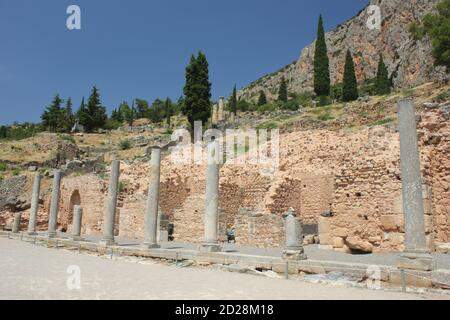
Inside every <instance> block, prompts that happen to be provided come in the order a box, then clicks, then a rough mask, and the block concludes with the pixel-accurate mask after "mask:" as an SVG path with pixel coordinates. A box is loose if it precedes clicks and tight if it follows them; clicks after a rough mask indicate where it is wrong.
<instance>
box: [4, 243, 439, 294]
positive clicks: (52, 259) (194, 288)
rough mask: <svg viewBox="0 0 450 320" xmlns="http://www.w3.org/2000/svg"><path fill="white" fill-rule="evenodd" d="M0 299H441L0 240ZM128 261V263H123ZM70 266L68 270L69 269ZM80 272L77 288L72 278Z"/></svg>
mask: <svg viewBox="0 0 450 320" xmlns="http://www.w3.org/2000/svg"><path fill="white" fill-rule="evenodd" d="M0 257H1V261H2V263H1V264H0V299H170V300H172V299H199V300H205V299H238V300H245V299H268V300H276V299H283V300H287V299H322V300H323V299H435V298H436V299H444V298H448V297H446V296H434V295H428V294H427V295H417V294H404V293H395V292H384V291H370V290H363V289H357V288H345V287H337V286H331V285H322V284H311V283H305V282H301V281H296V280H289V281H287V280H283V279H272V278H266V277H256V276H251V275H246V274H237V273H230V272H224V271H220V270H214V269H211V268H208V269H207V268H178V267H175V266H166V265H162V264H156V263H154V262H152V261H145V262H141V263H137V260H136V259H131V258H124V259H122V260H118V261H116V260H108V259H106V258H101V257H96V256H92V255H79V254H77V253H74V252H69V251H65V250H56V249H48V248H44V247H39V246H34V245H32V244H28V243H25V242H20V241H15V240H8V239H4V238H0ZM125 260H128V261H125ZM71 266H72V269H70V267H71ZM68 268H69V271H70V270H72V272H74V271H75V272H76V271H77V270H80V280H81V281H80V286H81V288H80V289H79V290H78V289H73V290H70V289H69V288H68V286H67V281H68V280H69V284H72V285H76V281H75V282H74V281H73V280H74V277H73V273H72V274H68Z"/></svg>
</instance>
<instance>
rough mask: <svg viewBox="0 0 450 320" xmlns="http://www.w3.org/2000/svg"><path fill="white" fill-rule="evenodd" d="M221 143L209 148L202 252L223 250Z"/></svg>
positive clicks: (215, 142)
mask: <svg viewBox="0 0 450 320" xmlns="http://www.w3.org/2000/svg"><path fill="white" fill-rule="evenodd" d="M218 145H219V143H218V142H217V141H213V142H211V143H210V144H209V145H208V147H207V154H208V156H207V172H206V199H205V216H204V219H205V221H204V224H205V242H204V243H203V245H202V248H201V250H202V251H207V252H217V251H220V250H221V247H220V245H219V238H218V229H219V170H220V167H219V157H218V156H217V154H216V152H219V148H218Z"/></svg>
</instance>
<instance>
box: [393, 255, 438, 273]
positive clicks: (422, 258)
mask: <svg viewBox="0 0 450 320" xmlns="http://www.w3.org/2000/svg"><path fill="white" fill-rule="evenodd" d="M432 264H433V258H432V256H431V255H430V254H419V253H403V254H402V255H401V256H400V258H399V259H398V263H397V267H398V268H399V269H407V270H420V271H431V270H432Z"/></svg>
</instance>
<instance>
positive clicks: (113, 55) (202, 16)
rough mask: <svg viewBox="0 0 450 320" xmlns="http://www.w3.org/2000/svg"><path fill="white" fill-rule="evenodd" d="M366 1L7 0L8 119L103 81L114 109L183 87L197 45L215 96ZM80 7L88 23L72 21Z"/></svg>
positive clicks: (1, 101) (3, 48)
mask: <svg viewBox="0 0 450 320" xmlns="http://www.w3.org/2000/svg"><path fill="white" fill-rule="evenodd" d="M367 2H368V1H367V0H339V1H336V0H315V1H310V0H226V1H218V0H128V1H125V0H95V1H93V0H71V1H66V0H39V1H36V0H0V111H1V112H0V124H7V123H12V122H13V121H19V122H23V121H32V122H35V121H40V115H41V113H42V111H43V110H44V108H45V107H46V106H47V105H48V104H49V103H50V101H51V100H52V98H53V97H54V95H55V94H57V93H59V94H61V96H62V97H63V98H67V97H72V99H73V100H74V107H75V108H78V106H79V104H80V101H81V98H82V97H83V96H86V97H87V96H89V93H90V90H91V88H92V86H93V85H94V84H95V85H97V86H98V88H99V89H100V93H101V97H102V102H103V104H104V105H105V106H106V107H107V108H108V111H109V112H110V111H111V110H112V109H113V108H116V107H117V106H118V105H119V103H120V102H121V101H125V100H126V101H131V100H132V99H133V98H143V99H147V100H149V101H150V102H151V101H153V100H154V99H156V98H158V97H161V98H165V97H171V98H172V99H174V100H176V99H177V98H178V97H179V96H180V95H181V94H182V88H183V85H184V70H185V67H186V64H187V63H188V61H189V58H190V55H191V54H192V53H194V52H197V51H198V50H199V49H201V50H203V51H204V52H205V53H206V56H207V58H208V61H209V64H210V78H211V82H212V84H213V98H214V99H217V98H218V97H219V96H222V95H223V96H228V95H229V94H230V92H231V90H232V87H233V85H234V84H235V83H236V84H237V85H238V87H242V86H245V85H247V84H248V83H250V82H252V81H254V80H256V79H258V78H259V77H260V76H262V75H264V74H267V73H270V72H273V71H276V70H278V69H280V68H281V67H283V66H285V65H287V64H289V63H291V62H292V61H294V60H296V59H298V57H299V55H300V51H301V49H302V48H303V47H304V46H306V45H308V44H309V43H311V42H312V41H313V40H314V38H315V34H316V25H317V17H318V15H319V14H320V13H322V14H323V15H324V19H325V27H326V29H327V30H330V29H333V28H334V27H335V26H337V25H338V24H340V23H342V22H345V21H346V20H348V19H349V18H351V17H353V16H354V15H356V13H358V11H359V10H360V9H362V8H363V7H364V6H365V5H366V4H367ZM71 4H76V5H79V6H80V7H81V11H82V12H81V17H82V30H74V31H69V30H68V29H67V28H66V19H67V17H68V15H67V14H66V9H67V7H68V6H69V5H71Z"/></svg>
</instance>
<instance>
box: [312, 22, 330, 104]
mask: <svg viewBox="0 0 450 320" xmlns="http://www.w3.org/2000/svg"><path fill="white" fill-rule="evenodd" d="M330 87H331V81H330V59H329V57H328V49H327V43H326V41H325V30H324V28H323V19H322V15H320V17H319V25H318V28H317V40H316V50H315V54H314V91H315V93H316V94H317V95H318V96H328V95H330Z"/></svg>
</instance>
